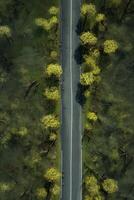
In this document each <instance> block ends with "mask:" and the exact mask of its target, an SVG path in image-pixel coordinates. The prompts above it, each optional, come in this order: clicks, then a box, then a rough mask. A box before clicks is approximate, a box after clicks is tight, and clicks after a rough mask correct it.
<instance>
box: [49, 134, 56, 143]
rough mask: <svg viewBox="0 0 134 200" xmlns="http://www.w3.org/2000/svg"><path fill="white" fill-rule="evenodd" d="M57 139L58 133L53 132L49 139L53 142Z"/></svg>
mask: <svg viewBox="0 0 134 200" xmlns="http://www.w3.org/2000/svg"><path fill="white" fill-rule="evenodd" d="M56 139H57V135H56V133H51V134H50V136H49V140H50V141H51V142H54V141H56Z"/></svg>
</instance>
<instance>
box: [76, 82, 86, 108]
mask: <svg viewBox="0 0 134 200" xmlns="http://www.w3.org/2000/svg"><path fill="white" fill-rule="evenodd" d="M85 90H86V88H85V86H83V85H81V84H80V83H78V85H77V92H76V101H77V102H78V103H79V104H80V105H81V106H83V105H84V104H85V102H86V98H85V96H84V92H85Z"/></svg>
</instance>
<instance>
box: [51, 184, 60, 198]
mask: <svg viewBox="0 0 134 200" xmlns="http://www.w3.org/2000/svg"><path fill="white" fill-rule="evenodd" d="M52 194H53V195H54V196H58V195H59V194H60V187H59V186H58V185H54V187H53V189H52Z"/></svg>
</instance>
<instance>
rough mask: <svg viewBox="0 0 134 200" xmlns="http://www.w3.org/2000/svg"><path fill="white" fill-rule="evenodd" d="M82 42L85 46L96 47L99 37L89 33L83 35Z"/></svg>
mask: <svg viewBox="0 0 134 200" xmlns="http://www.w3.org/2000/svg"><path fill="white" fill-rule="evenodd" d="M80 40H81V42H82V44H83V45H86V44H88V45H95V44H96V43H97V37H95V35H94V34H93V33H91V32H89V31H88V32H85V33H82V35H81V36H80Z"/></svg>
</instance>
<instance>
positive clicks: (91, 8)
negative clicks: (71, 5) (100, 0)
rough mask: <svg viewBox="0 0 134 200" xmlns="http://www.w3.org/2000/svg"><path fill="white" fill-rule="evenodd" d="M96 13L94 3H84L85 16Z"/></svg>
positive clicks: (82, 9) (83, 11)
mask: <svg viewBox="0 0 134 200" xmlns="http://www.w3.org/2000/svg"><path fill="white" fill-rule="evenodd" d="M95 14H96V7H95V5H94V4H92V3H90V4H87V3H84V4H82V6H81V15H82V16H85V15H90V16H95Z"/></svg>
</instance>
